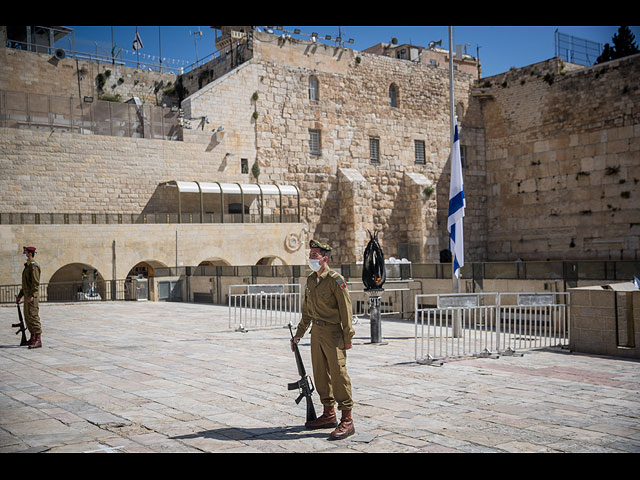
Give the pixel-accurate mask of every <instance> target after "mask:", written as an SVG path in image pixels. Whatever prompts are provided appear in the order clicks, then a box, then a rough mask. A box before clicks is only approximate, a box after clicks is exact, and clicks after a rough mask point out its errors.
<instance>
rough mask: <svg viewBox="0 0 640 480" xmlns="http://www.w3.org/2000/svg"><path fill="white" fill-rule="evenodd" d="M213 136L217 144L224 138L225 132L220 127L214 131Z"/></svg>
mask: <svg viewBox="0 0 640 480" xmlns="http://www.w3.org/2000/svg"><path fill="white" fill-rule="evenodd" d="M215 135H216V141H217V142H221V141H222V139H223V138H224V135H225V131H224V127H223V126H222V125H220V126H219V127H218V128H217V129H216V131H215Z"/></svg>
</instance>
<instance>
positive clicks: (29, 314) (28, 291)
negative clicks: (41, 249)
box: [16, 247, 42, 349]
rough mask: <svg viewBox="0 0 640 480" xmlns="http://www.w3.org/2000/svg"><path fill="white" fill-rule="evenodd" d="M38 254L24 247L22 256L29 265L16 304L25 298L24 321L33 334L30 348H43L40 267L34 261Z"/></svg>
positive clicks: (25, 267)
mask: <svg viewBox="0 0 640 480" xmlns="http://www.w3.org/2000/svg"><path fill="white" fill-rule="evenodd" d="M35 254H36V248H35V247H23V251H22V256H23V257H24V258H25V260H26V261H27V263H25V264H24V270H23V271H22V288H21V289H20V292H19V293H18V297H17V298H16V303H20V300H21V299H22V297H23V296H24V321H25V323H26V324H27V329H28V330H29V333H30V334H31V338H30V339H29V340H28V342H27V345H29V348H30V349H31V348H41V347H42V327H41V326H40V316H39V312H38V310H39V309H38V297H39V295H38V294H39V289H40V265H38V263H37V262H36V261H35V260H34V259H33V257H34V256H35Z"/></svg>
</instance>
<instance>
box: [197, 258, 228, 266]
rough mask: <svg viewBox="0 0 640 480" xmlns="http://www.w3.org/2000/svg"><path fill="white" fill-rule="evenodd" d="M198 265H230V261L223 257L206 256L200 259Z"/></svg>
mask: <svg viewBox="0 0 640 480" xmlns="http://www.w3.org/2000/svg"><path fill="white" fill-rule="evenodd" d="M200 265H208V266H210V267H229V266H231V263H229V262H228V261H227V260H225V259H224V258H220V257H210V258H207V259H206V260H203V261H201V262H200V263H199V264H198V266H200Z"/></svg>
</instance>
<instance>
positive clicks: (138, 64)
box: [136, 26, 451, 68]
mask: <svg viewBox="0 0 640 480" xmlns="http://www.w3.org/2000/svg"><path fill="white" fill-rule="evenodd" d="M449 35H451V34H449ZM137 38H138V27H137V26H136V39H137ZM139 50H140V48H136V68H140V52H139Z"/></svg>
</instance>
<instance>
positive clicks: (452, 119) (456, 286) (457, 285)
mask: <svg viewBox="0 0 640 480" xmlns="http://www.w3.org/2000/svg"><path fill="white" fill-rule="evenodd" d="M453 105H454V99H453V27H451V26H450V27H449V121H450V127H451V141H450V145H451V178H453V139H454V131H455V117H454V114H453ZM453 259H454V252H451V278H452V281H453V293H459V292H460V280H459V279H458V277H456V274H455V271H454V268H453Z"/></svg>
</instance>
